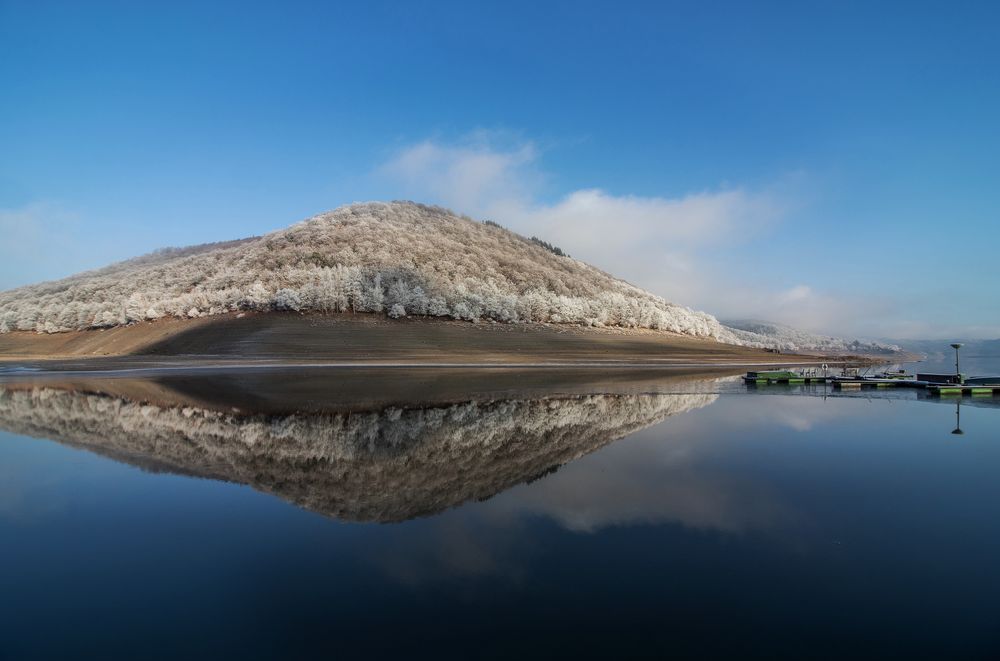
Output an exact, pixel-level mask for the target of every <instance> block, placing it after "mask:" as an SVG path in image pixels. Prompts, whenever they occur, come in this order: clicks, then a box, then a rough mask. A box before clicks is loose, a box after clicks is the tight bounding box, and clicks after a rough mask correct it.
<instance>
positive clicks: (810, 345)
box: [722, 319, 903, 355]
mask: <svg viewBox="0 0 1000 661" xmlns="http://www.w3.org/2000/svg"><path fill="white" fill-rule="evenodd" d="M722 323H723V325H724V326H726V328H727V329H729V330H730V331H732V333H733V334H734V335H736V337H737V338H738V339H739V340H740V343H741V344H745V345H747V346H761V347H770V348H775V349H780V350H782V351H820V352H823V353H844V354H847V353H852V354H876V355H893V354H899V353H902V352H903V348H902V347H900V346H899V345H898V344H891V343H884V342H876V341H873V340H859V339H851V340H848V339H844V338H840V337H832V336H829V335H818V334H816V333H809V332H807V331H803V330H798V329H797V328H792V327H791V326H784V325H782V324H776V323H774V322H770V321H760V320H756V319H733V320H724V321H723V322H722Z"/></svg>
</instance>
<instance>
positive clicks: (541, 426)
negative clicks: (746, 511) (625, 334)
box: [0, 373, 718, 522]
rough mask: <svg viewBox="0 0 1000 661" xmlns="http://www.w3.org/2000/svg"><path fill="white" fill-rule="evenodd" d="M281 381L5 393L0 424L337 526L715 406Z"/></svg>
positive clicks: (698, 396)
mask: <svg viewBox="0 0 1000 661" xmlns="http://www.w3.org/2000/svg"><path fill="white" fill-rule="evenodd" d="M287 376H288V378H285V379H274V378H273V375H267V376H253V375H249V378H248V375H240V376H234V375H222V376H219V375H216V376H214V377H211V378H197V377H184V378H180V379H176V380H173V381H172V380H170V379H166V380H159V381H152V380H148V381H147V380H141V379H117V380H103V381H101V380H90V381H88V380H80V379H77V380H70V381H63V382H56V381H50V382H48V383H44V384H43V383H38V382H30V381H29V382H19V383H17V384H11V383H7V384H0V428H3V429H4V430H6V431H9V432H13V433H15V434H21V435H26V436H32V437H36V438H44V439H50V440H54V441H58V442H59V443H62V444H64V445H67V446H71V447H74V448H80V449H85V450H88V451H91V452H94V453H96V454H100V455H102V456H105V457H108V458H111V459H114V460H116V461H120V462H124V463H127V464H131V465H134V466H137V467H140V468H142V469H144V470H147V471H153V472H169V473H176V474H180V475H188V476H195V477H202V478H209V479H214V480H224V481H227V482H236V483H241V484H247V485H249V486H251V487H253V488H254V489H257V490H259V491H262V492H266V493H270V494H273V495H275V496H277V497H279V498H281V499H283V500H286V501H288V502H291V503H294V504H296V505H298V506H301V507H304V508H306V509H308V510H312V511H314V512H318V513H321V514H324V515H326V516H330V517H335V518H337V519H341V520H346V521H374V522H394V521H404V520H408V519H412V518H416V517H422V516H428V515H432V514H435V513H438V512H441V511H444V510H446V509H449V508H452V507H455V506H457V505H460V504H462V503H464V502H467V501H470V500H485V499H488V498H491V497H492V496H494V495H496V494H498V493H500V492H502V491H505V490H507V489H509V488H511V487H513V486H515V485H517V484H521V483H525V482H530V481H533V480H535V479H537V478H538V477H540V476H543V475H546V474H549V473H551V472H553V471H556V470H558V469H559V467H560V466H563V465H564V464H566V463H568V462H570V461H573V460H574V459H577V458H579V457H581V456H584V455H587V454H590V453H592V452H594V451H595V450H597V449H599V448H602V447H604V446H606V445H607V444H609V443H611V442H613V441H616V440H618V439H620V438H623V437H625V436H628V435H630V434H632V433H634V432H636V431H638V430H641V429H644V428H646V427H649V426H651V425H654V424H656V423H658V422H660V421H662V420H664V419H665V418H668V417H670V416H674V415H678V414H681V413H684V412H686V411H691V410H694V409H698V408H702V407H705V406H708V405H709V404H711V403H712V402H714V401H715V400H716V398H717V397H718V395H716V394H712V393H700V392H691V393H683V394H675V393H664V392H656V391H657V390H664V389H670V388H675V389H676V388H677V387H678V384H679V383H683V384H694V385H697V384H699V383H700V384H702V385H704V384H705V383H711V377H706V376H701V377H692V376H685V377H683V378H682V377H673V378H671V379H666V380H664V379H663V378H662V377H661V378H658V379H655V380H650V381H649V382H643V381H642V380H641V379H639V380H631V381H628V382H622V383H618V384H616V383H615V380H614V379H613V378H611V379H606V380H602V381H597V382H595V381H593V380H590V381H588V380H587V379H585V378H583V377H581V375H578V374H577V375H573V376H572V377H571V378H567V379H563V380H561V381H558V382H551V381H552V379H553V376H552V375H551V374H550V375H547V376H546V377H545V378H547V379H549V381H550V382H549V383H540V382H536V383H532V382H531V379H530V378H527V377H525V375H523V374H514V373H512V374H490V375H485V376H484V375H479V377H478V384H479V385H478V386H476V387H472V383H471V382H469V383H464V384H463V383H462V382H461V380H459V381H458V382H456V381H455V380H454V379H453V378H451V377H452V376H453V375H440V374H439V375H434V374H426V373H425V374H423V375H422V376H421V377H420V378H422V379H424V382H423V383H416V384H414V383H413V382H412V381H411V380H410V379H406V383H404V384H398V383H397V385H396V387H398V388H400V389H403V388H405V389H408V391H409V392H413V393H415V395H414V396H415V398H416V397H419V393H420V392H421V390H420V389H419V388H421V387H422V388H423V391H422V392H423V395H424V398H425V400H429V401H430V402H432V403H427V401H424V402H420V401H419V400H417V401H415V402H413V403H406V402H405V401H401V400H400V399H399V398H398V397H397V396H396V394H394V392H393V387H392V386H391V385H390V384H391V383H393V382H398V381H399V379H400V377H401V376H403V377H406V376H409V375H400V374H399V373H386V374H382V375H371V374H366V375H363V376H364V377H365V378H364V379H363V381H364V383H365V384H367V389H368V390H372V391H374V390H375V389H377V388H378V387H379V385H380V384H381V385H384V386H385V387H386V391H384V392H383V393H382V396H375V397H367V398H366V395H365V393H364V392H363V391H362V390H361V389H360V388H357V389H356V388H353V386H354V385H359V383H360V382H357V383H355V382H353V381H352V380H351V379H350V378H346V379H345V378H344V375H342V374H339V375H336V374H335V375H331V374H325V375H312V378H311V379H310V378H293V375H287ZM438 380H440V384H441V385H440V386H439V387H437V388H435V383H437V382H438ZM463 386H464V389H465V391H466V394H465V398H464V399H457V401H456V398H457V396H458V395H459V394H461V391H462V390H463ZM518 386H519V387H518ZM415 387H416V389H414V388H415ZM615 390H618V392H615ZM542 392H547V393H548V394H544V395H543V394H541V393H542ZM294 403H298V404H300V406H298V407H297V408H293V406H292V404H294Z"/></svg>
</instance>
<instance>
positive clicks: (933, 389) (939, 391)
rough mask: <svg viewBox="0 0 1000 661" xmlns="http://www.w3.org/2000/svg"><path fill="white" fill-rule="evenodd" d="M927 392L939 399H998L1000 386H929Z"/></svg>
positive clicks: (955, 384)
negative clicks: (945, 397)
mask: <svg viewBox="0 0 1000 661" xmlns="http://www.w3.org/2000/svg"><path fill="white" fill-rule="evenodd" d="M927 392H929V393H930V394H932V395H937V396H939V397H944V396H949V397H996V396H998V395H1000V385H976V384H970V383H966V384H957V383H954V384H952V383H949V384H928V385H927Z"/></svg>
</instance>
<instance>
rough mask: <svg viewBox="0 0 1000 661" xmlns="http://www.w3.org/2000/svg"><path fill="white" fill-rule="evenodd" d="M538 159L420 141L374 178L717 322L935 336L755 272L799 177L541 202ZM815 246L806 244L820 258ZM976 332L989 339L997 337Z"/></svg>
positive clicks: (489, 138)
mask: <svg viewBox="0 0 1000 661" xmlns="http://www.w3.org/2000/svg"><path fill="white" fill-rule="evenodd" d="M540 157H541V150H540V149H539V148H538V147H537V146H536V145H535V144H534V143H532V142H529V141H523V140H521V141H518V140H516V139H511V136H509V135H506V134H497V133H491V132H488V131H480V132H477V133H475V134H473V135H471V136H469V137H467V138H465V139H463V140H460V141H458V142H457V143H448V142H443V141H440V140H425V141H423V142H419V143H417V144H414V145H411V146H409V147H405V148H403V149H401V150H400V151H398V152H397V153H396V154H395V155H394V156H393V157H392V158H390V159H389V161H388V162H387V163H385V164H384V165H383V166H382V167H381V168H380V169H379V174H380V175H381V176H382V177H384V178H389V179H391V180H392V182H393V183H394V185H395V186H396V187H397V188H398V189H399V190H401V191H402V193H403V195H404V196H406V197H409V198H410V199H415V200H418V201H424V202H433V203H437V204H442V205H444V206H446V207H450V208H452V209H454V210H455V211H458V212H461V213H466V214H469V215H471V216H474V217H476V218H481V219H487V218H488V219H491V220H495V221H497V222H500V223H501V224H503V225H505V226H507V227H509V228H510V229H513V230H515V231H517V232H520V233H521V234H525V235H528V236H530V235H536V236H539V237H541V238H543V239H545V240H547V241H549V242H551V243H553V244H555V245H557V246H559V247H560V248H562V249H563V250H565V251H566V252H568V253H569V254H571V255H573V256H574V257H577V258H579V259H582V260H584V261H586V262H589V263H591V264H594V265H595V266H598V267H599V268H602V269H604V270H606V271H608V272H609V273H612V274H613V275H615V276H618V277H620V278H623V279H625V280H628V281H630V282H632V283H634V284H636V285H639V286H641V287H643V288H645V289H648V290H650V291H652V292H654V293H656V294H659V295H661V296H663V297H664V298H666V299H667V300H670V301H674V302H677V303H681V304H684V305H689V306H691V307H695V308H698V309H703V310H706V311H708V312H711V313H713V314H715V315H716V316H718V317H721V318H731V319H735V318H755V319H764V320H767V321H773V322H777V323H783V324H787V325H789V326H793V327H796V328H801V329H803V330H809V331H813V332H820V333H827V334H832V335H852V336H853V335H854V334H860V335H862V336H865V337H892V336H898V337H905V336H912V335H913V334H920V333H926V334H939V333H940V331H941V329H940V328H938V327H934V326H933V325H931V326H930V327H926V328H925V327H922V326H921V325H920V324H918V323H909V322H906V321H905V313H904V312H905V311H904V310H902V309H900V307H899V303H898V301H897V302H893V301H890V300H888V299H887V298H886V297H884V296H879V295H878V294H876V293H875V292H873V291H870V292H856V291H852V292H833V291H828V290H824V289H822V288H818V287H816V286H815V285H814V284H812V283H810V282H809V281H808V277H809V276H808V269H805V270H804V271H803V272H802V276H803V278H805V279H804V280H803V281H799V282H797V283H794V284H789V283H780V284H777V285H776V284H775V283H774V282H773V281H770V280H765V279H764V278H763V277H762V276H759V275H757V274H756V273H755V268H754V267H755V265H756V263H755V261H754V255H753V254H752V252H751V251H752V250H753V249H754V248H749V247H748V246H749V244H750V242H753V241H756V243H755V244H754V245H755V246H756V248H755V249H757V250H762V251H763V252H764V254H761V255H760V256H759V257H760V259H762V260H774V259H780V258H781V255H780V254H774V253H773V252H772V249H771V248H769V247H768V243H767V242H764V241H760V239H762V238H768V237H769V236H773V235H774V233H775V232H776V231H778V230H779V228H780V227H781V225H782V224H783V223H785V222H787V221H788V220H789V218H790V216H791V215H792V212H793V211H795V210H797V209H798V208H799V207H800V206H801V201H800V198H801V196H802V188H803V186H804V184H805V182H804V181H803V180H802V179H801V178H800V177H797V176H792V177H789V178H788V179H787V180H781V181H777V182H775V183H774V184H773V185H772V186H769V187H764V188H759V189H750V188H747V187H740V186H736V187H720V188H718V189H713V190H701V191H695V192H691V193H688V194H685V195H681V196H677V197H665V196H638V195H615V194H612V193H610V192H608V191H606V190H603V189H600V188H596V187H589V188H582V189H579V190H574V191H571V192H569V193H566V194H564V195H562V196H561V197H558V198H555V199H546V198H545V197H544V196H543V195H542V194H541V193H542V191H543V189H544V187H545V186H544V185H545V183H546V181H547V177H546V176H545V173H544V172H543V171H542V170H541V168H540V167H539V160H540ZM822 250H823V248H822V246H812V245H810V246H803V248H802V251H809V252H812V253H815V255H816V257H817V258H822V257H823V252H822ZM800 252H801V251H800ZM796 256H797V257H801V254H799V255H796ZM801 262H802V260H801V259H798V260H797V263H801ZM771 277H772V278H773V277H774V276H773V271H772V275H771ZM935 323H937V322H935ZM982 332H983V333H984V334H985V335H984V336H995V334H996V329H995V328H992V327H991V328H984V329H982Z"/></svg>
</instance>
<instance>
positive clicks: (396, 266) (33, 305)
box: [0, 202, 740, 344]
mask: <svg viewBox="0 0 1000 661" xmlns="http://www.w3.org/2000/svg"><path fill="white" fill-rule="evenodd" d="M274 310H284V311H295V312H308V311H315V312H368V313H384V314H387V315H388V316H390V317H396V318H398V317H402V316H420V317H425V316H426V317H444V318H451V319H458V320H465V321H478V320H481V319H489V320H494V321H498V322H547V323H556V324H574V325H578V326H595V327H624V328H648V329H656V330H666V331H672V332H674V333H680V334H685V335H690V336H694V337H701V338H712V339H714V340H719V341H723V342H727V343H732V344H739V343H740V341H739V340H738V339H737V338H736V337H735V336H734V335H733V333H732V332H731V331H729V330H728V329H726V328H724V327H723V326H722V325H721V324H720V323H719V322H718V320H716V319H715V318H714V317H712V316H711V315H709V314H706V313H703V312H696V311H693V310H691V309H689V308H686V307H683V306H680V305H675V304H673V303H669V302H667V301H665V300H663V299H662V298H660V297H658V296H655V295H653V294H650V293H649V292H646V291H643V290H642V289H639V288H638V287H635V286H633V285H630V284H628V283H627V282H624V281H622V280H619V279H616V278H614V277H612V276H610V275H608V274H607V273H604V272H603V271H601V270H599V269H597V268H594V267H593V266H590V265H588V264H585V263H583V262H581V261H579V260H576V259H573V258H571V257H569V256H566V255H563V254H561V251H559V250H558V249H556V248H555V247H554V246H551V245H550V244H546V243H545V242H544V241H540V240H533V239H528V238H526V237H523V236H520V235H519V234H516V233H514V232H511V231H509V230H506V229H504V228H502V227H500V226H498V225H496V224H495V223H489V222H476V221H474V220H472V219H470V218H466V217H461V216H458V215H455V214H453V213H451V212H449V211H447V210H445V209H441V208H438V207H430V206H424V205H421V204H415V203H410V202H392V203H367V204H355V205H350V206H346V207H341V208H339V209H336V210H335V211H332V212H329V213H324V214H321V215H318V216H315V217H313V218H310V219H308V220H306V221H303V222H300V223H298V224H296V225H293V226H291V227H289V228H287V229H284V230H280V231H277V232H273V233H271V234H267V235H264V236H260V237H252V238H248V239H242V240H239V241H232V242H226V243H218V244H208V245H203V246H195V247H191V248H183V249H168V250H162V251H158V252H156V253H152V254H150V255H146V256H143V257H139V258H136V259H132V260H128V261H125V262H121V263H118V264H114V265H111V266H108V267H106V268H103V269H99V270H96V271H89V272H86V273H81V274H79V275H75V276H72V277H69V278H65V279H63V280H57V281H54V282H46V283H42V284H37V285H31V286H27V287H22V288H19V289H14V290H10V291H7V292H3V293H0V332H10V331H35V332H41V333H60V332H66V331H75V330H83V329H92V328H110V327H116V326H125V325H128V324H132V323H136V322H142V321H151V320H155V319H160V318H163V317H174V318H184V319H193V318H199V317H205V316H213V315H222V314H226V313H233V312H239V311H274Z"/></svg>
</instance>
